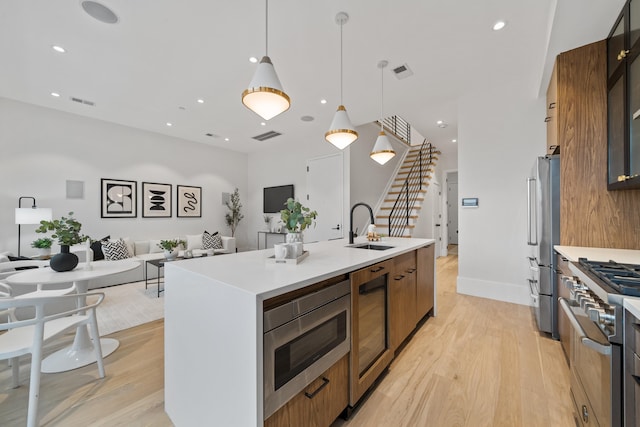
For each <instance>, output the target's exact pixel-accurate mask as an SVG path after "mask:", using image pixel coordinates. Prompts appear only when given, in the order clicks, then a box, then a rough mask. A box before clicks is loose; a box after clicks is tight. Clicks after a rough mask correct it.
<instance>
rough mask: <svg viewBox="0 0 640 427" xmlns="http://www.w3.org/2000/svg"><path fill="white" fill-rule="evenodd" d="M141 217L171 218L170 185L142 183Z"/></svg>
mask: <svg viewBox="0 0 640 427" xmlns="http://www.w3.org/2000/svg"><path fill="white" fill-rule="evenodd" d="M142 217H143V218H171V184H159V183H157V182H143V183H142Z"/></svg>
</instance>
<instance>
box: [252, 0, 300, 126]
mask: <svg viewBox="0 0 640 427" xmlns="http://www.w3.org/2000/svg"><path fill="white" fill-rule="evenodd" d="M265 5H266V13H265V22H266V24H265V55H264V56H263V57H262V60H261V61H260V64H258V69H257V70H256V73H255V74H254V75H253V79H252V80H251V83H249V88H248V89H246V90H245V91H244V92H242V103H243V104H244V105H245V106H246V107H247V108H248V109H250V110H251V111H253V112H254V113H256V114H257V115H259V116H260V117H262V118H263V119H265V120H269V119H271V118H273V117H275V116H277V115H278V114H280V113H284V112H285V111H287V110H288V109H289V107H290V106H291V99H290V98H289V95H287V94H286V93H285V92H284V90H283V89H282V84H281V83H280V79H279V78H278V75H277V74H276V69H275V68H274V67H273V63H272V62H271V58H269V0H265Z"/></svg>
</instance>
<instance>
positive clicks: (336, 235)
mask: <svg viewBox="0 0 640 427" xmlns="http://www.w3.org/2000/svg"><path fill="white" fill-rule="evenodd" d="M342 161H343V160H342V153H338V154H332V155H330V156H325V157H318V158H315V159H310V160H308V161H307V202H306V203H303V204H304V205H305V206H307V207H309V208H310V209H311V210H315V211H317V212H318V218H317V219H316V226H315V227H311V228H309V229H307V230H305V232H304V241H305V242H307V243H310V242H318V241H323V240H332V239H341V238H342V237H343V232H342V230H343V221H342V213H343V208H342V201H343V194H344V180H343V166H342Z"/></svg>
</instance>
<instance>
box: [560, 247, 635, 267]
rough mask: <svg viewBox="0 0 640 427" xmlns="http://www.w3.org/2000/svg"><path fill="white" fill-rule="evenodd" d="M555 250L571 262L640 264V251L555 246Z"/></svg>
mask: <svg viewBox="0 0 640 427" xmlns="http://www.w3.org/2000/svg"><path fill="white" fill-rule="evenodd" d="M554 249H555V250H556V251H557V252H558V253H559V254H561V255H562V256H564V257H565V258H567V259H568V260H569V261H571V262H578V258H587V259H589V260H592V261H615V262H617V263H620V264H640V250H634V249H608V248H588V247H581V246H561V245H555V246H554Z"/></svg>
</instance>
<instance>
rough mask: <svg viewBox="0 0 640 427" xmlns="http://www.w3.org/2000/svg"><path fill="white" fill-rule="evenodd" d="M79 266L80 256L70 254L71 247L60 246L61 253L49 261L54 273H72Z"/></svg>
mask: <svg viewBox="0 0 640 427" xmlns="http://www.w3.org/2000/svg"><path fill="white" fill-rule="evenodd" d="M76 265H78V256H77V255H76V254H74V253H71V252H69V245H60V253H59V254H55V255H54V256H53V257H51V260H50V261H49V266H50V267H51V269H52V270H54V271H58V272H61V271H71V270H73V269H74V268H76Z"/></svg>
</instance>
